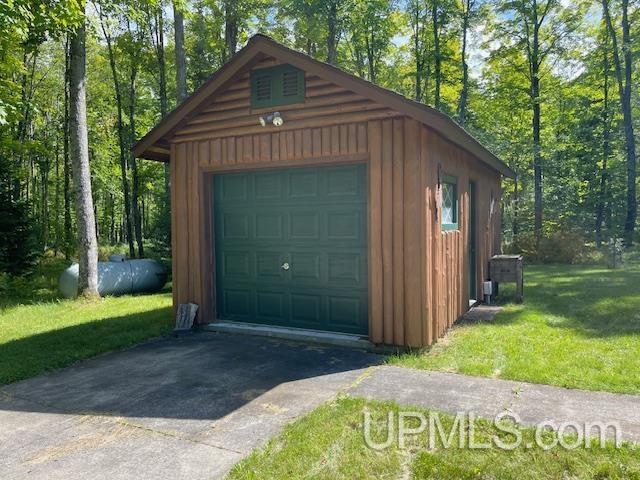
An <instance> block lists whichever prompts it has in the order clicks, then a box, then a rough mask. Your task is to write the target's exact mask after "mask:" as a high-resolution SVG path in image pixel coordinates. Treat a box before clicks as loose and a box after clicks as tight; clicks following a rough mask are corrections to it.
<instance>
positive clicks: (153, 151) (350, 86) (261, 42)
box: [133, 35, 515, 178]
mask: <svg viewBox="0 0 640 480" xmlns="http://www.w3.org/2000/svg"><path fill="white" fill-rule="evenodd" d="M265 57H273V58H276V59H277V60H280V61H282V62H284V63H289V64H291V65H294V66H296V67H298V68H300V69H301V70H304V71H305V72H307V73H312V74H314V75H317V76H319V77H322V78H325V79H327V80H330V81H332V82H334V83H335V84H337V85H339V86H341V87H343V88H345V89H347V90H351V91H353V92H355V93H357V94H359V95H361V96H363V97H367V98H370V99H371V100H373V101H375V102H377V103H380V104H381V105H385V106H387V107H389V108H391V109H393V110H396V111H398V112H400V113H402V114H404V115H407V116H408V117H411V118H414V119H415V120H417V121H418V122H420V123H423V124H425V125H426V126H428V127H429V128H431V129H433V130H435V131H436V132H438V133H439V134H440V135H442V136H443V137H445V138H446V139H448V140H449V141H451V142H452V143H454V144H456V145H458V146H459V147H461V148H463V149H465V150H467V151H468V152H469V153H471V154H472V155H473V156H474V157H476V158H478V159H479V160H481V161H482V162H484V163H485V164H487V165H488V166H489V167H491V168H493V169H494V170H496V171H498V172H500V173H501V174H502V175H504V176H506V177H509V178H515V172H514V171H513V170H512V169H511V168H509V167H508V166H507V165H506V164H505V163H504V162H503V161H502V160H500V159H499V158H498V157H497V156H496V155H494V154H493V153H492V152H491V151H490V150H489V149H487V148H486V147H485V146H484V145H482V144H481V143H480V142H479V141H478V140H476V139H475V138H474V137H473V136H472V135H471V134H470V133H469V132H467V131H466V130H465V129H464V128H462V127H461V126H460V125H458V124H457V123H456V122H455V121H454V120H453V119H451V117H449V116H448V115H446V114H444V113H442V112H440V111H438V110H436V109H434V108H431V107H429V106H427V105H424V104H422V103H419V102H416V101H413V100H410V99H408V98H406V97H404V96H402V95H400V94H398V93H395V92H393V91H391V90H388V89H386V88H382V87H379V86H378V85H375V84H373V83H371V82H368V81H366V80H363V79H361V78H359V77H356V76H354V75H351V74H349V73H347V72H344V71H342V70H340V69H339V68H337V67H335V66H333V65H330V64H328V63H324V62H320V61H318V60H315V59H313V58H311V57H309V56H308V55H305V54H303V53H300V52H297V51H295V50H291V49H290V48H287V47H285V46H283V45H281V44H279V43H277V42H275V41H274V40H272V39H270V38H269V37H266V36H264V35H255V36H253V37H252V38H251V39H250V40H249V42H248V43H247V45H246V46H245V47H244V48H243V49H241V50H240V51H239V52H238V53H236V54H235V55H234V56H233V58H232V59H231V60H230V61H229V62H227V63H226V64H225V65H224V66H222V68H220V69H219V70H218V71H217V72H216V73H215V74H213V75H212V76H211V77H210V78H209V80H207V81H206V82H205V83H204V84H203V85H202V86H201V87H200V88H199V89H198V90H196V91H195V92H194V93H193V94H192V95H191V96H190V97H189V98H188V99H187V100H185V101H184V102H183V103H182V104H181V105H179V106H177V107H176V108H175V109H174V110H173V111H171V113H169V114H168V115H167V116H166V117H165V118H164V119H163V120H162V121H161V122H160V123H158V125H156V126H155V127H154V128H153V129H152V130H151V131H149V133H147V134H146V135H145V136H144V137H142V138H141V139H140V140H139V141H138V142H137V143H136V144H135V145H134V146H133V154H134V155H135V156H136V157H141V158H148V159H151V160H160V161H168V160H169V145H168V143H167V141H166V137H167V136H169V135H170V134H171V133H172V132H174V131H176V130H177V129H179V128H180V127H181V126H182V125H184V124H186V123H187V122H188V121H189V120H190V119H191V118H193V117H194V116H196V115H198V113H200V111H201V110H202V109H203V108H205V106H206V105H208V103H209V101H210V98H211V97H212V96H213V95H214V94H215V93H216V92H217V91H219V90H221V89H223V88H225V87H226V86H227V85H229V84H230V83H231V82H232V81H233V78H234V77H235V76H236V75H237V74H239V73H241V72H243V71H246V70H248V69H250V68H251V67H252V66H253V65H254V64H255V63H257V62H258V61H260V60H261V59H262V58H265Z"/></svg>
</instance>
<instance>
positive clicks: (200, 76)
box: [0, 0, 640, 273]
mask: <svg viewBox="0 0 640 480" xmlns="http://www.w3.org/2000/svg"><path fill="white" fill-rule="evenodd" d="M83 11H86V15H83ZM638 20H640V8H638V4H637V3H636V2H635V1H633V0H578V1H572V2H569V1H564V0H342V1H341V0H173V1H171V0H88V1H87V2H86V3H85V0H0V30H1V32H2V37H1V38H0V232H1V235H2V237H3V239H2V240H0V271H1V270H7V271H9V272H12V273H20V272H21V271H23V270H24V269H26V268H28V265H30V264H32V263H33V262H34V261H36V260H37V258H39V257H40V256H41V255H42V254H43V253H44V252H45V251H49V252H52V253H53V254H55V255H64V256H66V257H67V258H77V256H78V250H77V243H76V232H77V231H78V228H80V229H81V230H82V231H84V230H86V229H89V230H92V229H94V228H95V232H96V233H95V235H96V236H97V240H98V243H99V244H100V245H101V246H116V245H124V246H125V248H126V252H127V253H128V255H130V256H132V257H134V256H143V255H145V252H147V253H148V251H149V249H151V250H153V251H155V252H165V254H166V252H168V243H169V237H170V225H169V214H168V210H169V208H170V206H169V201H168V189H169V179H168V175H167V171H166V170H165V166H164V165H162V164H160V163H156V162H150V161H144V160H142V161H141V160H136V159H135V158H133V157H132V155H131V146H132V145H133V143H134V142H135V141H136V140H137V139H138V138H139V137H140V136H142V135H143V134H145V133H146V132H147V131H148V130H149V129H150V128H151V127H152V126H153V125H155V124H156V123H157V122H158V121H159V120H160V119H161V118H162V117H163V116H165V115H166V114H167V113H168V112H169V111H170V110H171V109H172V108H174V107H175V106H176V104H177V103H178V102H180V101H181V100H182V99H184V98H185V97H186V96H187V95H188V94H189V93H190V92H193V91H194V90H195V89H196V88H198V86H200V85H201V84H202V83H203V82H204V81H205V80H206V79H207V78H208V77H209V76H210V75H211V74H212V73H214V72H215V71H216V70H217V69H218V68H219V67H220V66H221V65H222V64H223V63H224V62H225V61H226V60H228V59H229V58H230V57H231V56H232V55H233V54H234V53H235V52H236V51H237V50H238V49H239V48H241V47H242V45H244V43H245V42H246V41H247V39H248V38H249V37H250V36H251V35H252V34H254V33H257V32H261V33H265V34H267V35H269V36H271V37H272V38H274V39H275V40H277V41H280V42H282V43H284V44H285V45H288V46H291V47H293V48H296V49H298V50H301V51H304V52H305V53H308V54H310V55H312V56H314V57H315V58H318V59H320V60H322V61H326V62H329V63H333V64H335V65H338V66H339V67H340V68H342V69H344V70H346V71H349V72H352V73H354V74H356V75H358V76H360V77H363V78H365V79H367V80H369V81H371V82H375V83H377V84H379V85H382V86H384V87H387V88H390V89H393V90H395V91H397V92H400V93H402V94H404V95H406V96H407V97H410V98H413V99H415V100H416V101H419V102H423V103H425V104H428V105H431V106H433V107H434V108H437V109H439V110H441V111H443V112H445V113H447V114H448V115H450V116H452V117H453V118H454V119H455V120H456V121H457V122H459V123H460V124H461V125H463V126H464V127H465V128H466V129H467V130H468V131H470V132H471V133H472V134H473V135H475V136H476V137H477V138H478V139H479V140H480V141H482V142H483V143H484V144H485V145H487V146H488V147H489V148H490V149H491V150H493V151H494V152H495V153H496V154H497V155H498V156H499V157H500V158H502V159H503V160H504V161H505V162H506V163H507V164H509V166H510V167H511V168H513V169H514V170H515V171H516V172H517V179H516V180H515V181H506V182H505V185H504V197H503V205H502V208H503V232H504V242H505V246H506V247H507V248H511V249H514V250H525V251H527V252H536V251H537V250H538V249H542V248H543V246H545V245H546V247H544V248H547V249H554V250H555V249H556V246H557V244H563V245H565V246H566V244H569V245H570V246H571V247H572V248H573V247H575V248H576V249H578V248H581V247H582V246H583V245H585V244H593V245H596V246H599V245H601V244H602V243H604V242H608V241H609V240H610V239H612V238H622V239H624V241H625V242H626V244H627V245H631V244H632V243H633V241H634V240H636V239H637V238H636V234H635V227H636V223H637V193H636V184H637V180H636V170H637V167H636V151H635V150H636V148H635V139H634V132H635V131H637V125H636V124H635V123H634V122H637V118H638V117H639V116H640V101H639V97H638V89H636V88H634V86H635V85H637V84H638V79H639V77H640V75H639V73H640V72H639V70H638V68H637V64H638V62H637V61H636V62H635V63H634V60H636V59H637V55H638V50H639V49H638V46H639V43H638V40H637V38H638V35H639V34H640V29H639V27H638V23H639V22H638ZM85 26H86V27H85ZM80 43H82V45H80ZM80 47H82V54H83V55H84V54H86V82H85V81H83V80H82V78H80V77H78V75H80V74H82V72H79V70H78V68H79V65H80V63H78V62H79V60H78V59H79V56H78V55H79V53H78V52H79V50H78V49H79V48H80ZM78 88H80V91H79V90H78ZM84 91H86V115H85V116H86V118H85V119H84V120H85V126H86V131H87V132H88V138H87V139H88V142H87V146H88V151H87V156H88V161H89V164H90V176H91V182H90V189H89V193H90V198H89V200H91V201H92V202H89V203H86V204H85V203H84V202H83V200H82V199H81V197H80V196H79V194H78V193H77V191H78V189H77V188H76V189H74V185H76V186H77V185H79V184H81V183H82V179H81V178H80V177H79V176H81V175H82V171H81V170H78V169H77V168H76V164H75V163H74V162H75V161H76V160H78V158H79V157H78V155H81V156H82V152H83V145H82V142H80V144H79V145H78V144H77V140H78V138H81V137H77V138H76V137H75V135H76V134H77V133H78V132H82V124H80V125H78V118H79V117H78V116H82V111H81V110H82V108H80V107H81V106H79V105H78V102H77V100H78V99H79V98H81V97H83V96H84V93H83V92H84ZM78 128H80V130H78ZM74 182H75V183H74ZM84 192H85V193H86V190H84ZM79 198H80V200H78V199H79ZM79 201H80V202H81V203H83V208H84V210H83V209H78V208H76V207H78V202H79ZM91 203H92V204H93V205H92V208H90V211H87V210H86V205H89V204H91ZM78 212H80V213H78ZM89 218H90V223H91V224H92V225H87V219H89ZM554 242H555V243H554Z"/></svg>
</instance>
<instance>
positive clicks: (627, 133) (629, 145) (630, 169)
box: [602, 0, 638, 247]
mask: <svg viewBox="0 0 640 480" xmlns="http://www.w3.org/2000/svg"><path fill="white" fill-rule="evenodd" d="M602 9H603V13H604V16H605V23H606V25H607V30H608V32H609V37H610V39H611V47H612V53H613V60H614V66H615V73H616V80H617V83H618V93H619V96H620V105H621V108H622V118H623V122H624V138H625V150H626V153H627V209H626V210H627V211H626V218H625V222H624V242H625V245H626V246H627V247H630V246H632V245H633V234H634V231H635V226H636V219H637V215H638V201H637V198H636V175H637V173H636V147H635V138H634V132H633V112H632V110H631V71H632V67H633V64H632V61H633V59H632V56H631V34H630V26H629V1H628V0H622V53H623V57H624V72H623V68H622V62H621V60H620V54H619V53H618V40H617V35H616V31H615V28H614V27H613V22H612V20H611V12H610V10H609V2H608V0H602Z"/></svg>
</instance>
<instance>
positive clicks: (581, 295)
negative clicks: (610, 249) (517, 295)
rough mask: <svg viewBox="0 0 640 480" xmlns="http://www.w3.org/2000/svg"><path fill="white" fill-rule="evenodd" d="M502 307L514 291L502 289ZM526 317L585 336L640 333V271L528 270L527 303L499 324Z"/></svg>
mask: <svg viewBox="0 0 640 480" xmlns="http://www.w3.org/2000/svg"><path fill="white" fill-rule="evenodd" d="M500 292H501V294H500V302H499V303H500V304H502V305H505V306H511V305H512V304H510V303H507V302H509V301H510V299H511V298H512V295H513V293H514V290H513V287H512V286H510V285H505V288H503V287H502V286H501V290H500ZM527 314H534V315H535V314H538V315H542V316H544V317H546V318H547V325H549V326H551V327H554V328H566V329H571V330H574V331H575V332H576V333H577V334H579V335H581V336H584V337H611V336H626V335H637V334H640V270H639V269H638V268H626V269H620V270H607V269H603V268H595V267H593V268H589V267H574V266H533V267H530V269H529V270H527V271H525V303H524V305H523V307H522V308H517V309H511V308H509V309H507V310H505V311H503V312H501V313H500V314H499V315H498V316H497V317H496V318H495V320H494V322H495V323H496V324H509V323H516V322H518V321H521V320H522V318H523V316H525V315H527Z"/></svg>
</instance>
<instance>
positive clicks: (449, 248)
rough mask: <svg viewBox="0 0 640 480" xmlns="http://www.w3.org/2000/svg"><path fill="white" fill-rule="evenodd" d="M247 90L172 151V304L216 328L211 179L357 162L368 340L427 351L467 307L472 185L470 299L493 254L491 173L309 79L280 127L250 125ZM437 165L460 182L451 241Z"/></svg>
mask: <svg viewBox="0 0 640 480" xmlns="http://www.w3.org/2000/svg"><path fill="white" fill-rule="evenodd" d="M248 86H249V84H248V74H245V75H244V76H243V77H242V78H239V79H238V81H237V82H235V83H234V84H233V85H232V86H231V87H230V88H229V89H227V90H226V91H225V92H224V93H222V94H221V95H220V96H218V97H217V98H216V99H215V100H214V101H212V102H211V104H210V105H209V106H208V107H207V108H205V110H204V111H203V112H201V114H200V115H198V116H196V117H195V118H193V119H191V120H190V121H189V122H188V123H187V124H186V125H185V126H184V128H183V129H181V130H179V131H178V132H177V134H176V135H175V137H174V138H173V140H172V142H171V182H172V191H171V200H172V222H173V224H172V245H173V247H172V252H173V259H174V261H173V296H174V304H175V305H176V306H177V305H178V304H179V303H185V302H194V303H198V304H199V305H200V311H199V314H198V321H199V322H200V323H208V322H211V321H214V320H215V318H216V313H215V311H216V310H215V296H214V294H213V292H214V290H215V288H214V285H215V279H214V274H215V266H214V260H213V258H214V256H213V244H212V242H213V238H214V236H213V232H212V228H213V227H212V221H211V215H212V204H211V201H212V200H211V199H212V192H211V189H212V175H214V174H215V173H216V172H223V171H233V170H248V169H256V168H283V167H289V166H305V165H323V164H335V163H349V162H366V163H367V164H368V182H369V194H368V208H369V225H368V228H369V263H368V268H369V337H370V340H371V341H372V342H375V343H385V344H393V345H406V346H412V347H419V346H423V345H430V344H431V343H433V342H434V341H435V340H436V339H437V338H438V337H440V336H441V335H442V334H443V333H444V332H445V331H446V329H447V328H448V327H450V326H451V325H452V324H453V322H454V321H455V320H456V319H457V318H458V317H459V316H460V315H462V314H463V313H464V312H465V311H466V310H467V308H468V301H467V299H468V291H467V290H468V284H469V282H468V265H467V254H468V252H467V250H468V218H467V217H468V214H467V213H468V203H469V201H468V184H469V180H470V179H472V180H474V181H475V182H476V195H477V200H476V205H477V227H478V231H477V258H478V265H477V275H478V279H477V285H478V290H479V291H478V294H479V293H480V291H481V281H482V280H484V279H485V278H486V276H487V266H488V265H487V264H488V258H489V256H490V255H491V254H494V253H497V252H498V251H499V245H500V218H499V208H498V205H499V200H500V176H499V174H498V173H497V172H496V171H494V170H492V169H490V168H488V167H486V166H484V164H482V163H481V162H479V161H478V160H476V159H474V158H473V157H472V156H471V155H470V154H468V153H467V152H466V151H464V150H462V149H461V148H459V147H457V146H455V145H454V144H452V143H450V142H449V141H447V140H445V139H444V138H443V137H441V136H440V135H439V134H437V133H435V132H434V131H433V130H430V129H429V128H427V127H425V126H424V125H421V124H419V123H418V122H417V121H416V120H413V119H410V118H408V117H403V116H400V115H399V114H398V113H397V112H394V111H392V110H389V109H386V108H382V107H380V106H379V105H376V104H375V103H374V102H371V101H369V100H366V99H363V98H360V97H357V95H355V94H352V93H350V92H348V91H345V90H344V89H340V88H339V87H337V86H335V85H333V84H330V83H328V82H326V81H324V80H322V79H320V78H318V77H314V76H307V89H306V93H307V98H306V101H305V103H304V104H297V105H288V106H286V107H285V106H283V107H280V108H279V110H280V111H281V112H282V114H283V116H284V118H285V124H284V126H283V127H281V128H278V129H277V128H275V127H272V126H268V127H265V128H262V127H259V126H256V125H257V116H258V115H259V113H261V112H263V111H264V109H262V110H260V111H251V110H250V108H249V104H248V102H249V91H248ZM331 99H333V100H331ZM347 105H352V106H353V108H351V107H350V106H349V107H348V106H347ZM356 106H357V107H356ZM273 110H275V108H272V109H270V111H273ZM438 165H440V167H441V170H442V172H443V173H448V174H450V175H454V176H456V177H457V178H458V192H459V209H460V211H459V226H460V228H459V230H457V231H449V232H442V231H441V229H440V215H439V212H438V211H437V209H436V204H437V201H436V192H437V172H438ZM492 195H493V198H494V204H495V208H494V209H495V212H494V213H493V215H492V216H491V217H490V216H489V207H490V205H491V197H492Z"/></svg>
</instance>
